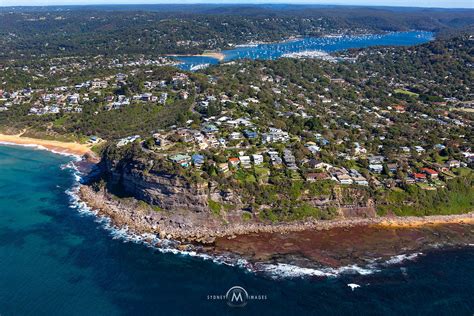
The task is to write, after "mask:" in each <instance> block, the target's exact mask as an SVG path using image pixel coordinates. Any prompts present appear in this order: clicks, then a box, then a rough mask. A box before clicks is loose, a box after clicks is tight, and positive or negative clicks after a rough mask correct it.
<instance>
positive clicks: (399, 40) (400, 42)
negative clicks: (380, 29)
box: [175, 31, 434, 70]
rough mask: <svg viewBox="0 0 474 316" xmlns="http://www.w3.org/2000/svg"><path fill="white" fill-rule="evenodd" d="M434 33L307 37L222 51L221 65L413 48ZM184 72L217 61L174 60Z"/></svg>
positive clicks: (194, 57) (190, 57) (198, 59)
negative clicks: (377, 48) (309, 54)
mask: <svg viewBox="0 0 474 316" xmlns="http://www.w3.org/2000/svg"><path fill="white" fill-rule="evenodd" d="M433 35H434V34H433V33H431V32H424V31H410V32H391V33H386V34H367V35H358V36H338V37H306V38H300V39H295V40H291V41H285V42H279V43H271V44H258V45H251V46H243V47H238V48H234V49H229V50H224V51H222V54H224V56H225V58H224V62H228V61H232V60H238V59H253V60H255V59H259V60H272V59H278V58H280V57H282V56H283V55H286V54H291V53H297V52H303V51H323V52H326V53H330V52H335V51H341V50H346V49H350V48H364V47H371V46H412V45H418V44H423V43H426V42H429V41H431V40H432V39H433ZM175 58H176V59H177V60H179V61H181V62H182V63H181V64H180V65H178V67H179V68H181V69H183V70H198V69H201V68H202V67H205V66H206V65H216V64H218V63H219V60H217V59H215V58H212V57H207V56H177V57H175Z"/></svg>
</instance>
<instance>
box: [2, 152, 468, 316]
mask: <svg viewBox="0 0 474 316" xmlns="http://www.w3.org/2000/svg"><path fill="white" fill-rule="evenodd" d="M71 161H72V158H71V157H65V156H60V155H57V154H53V153H50V152H48V151H44V150H38V149H34V148H23V147H18V146H0V285H1V286H0V314H1V315H2V316H9V315H190V314H192V315H255V314H260V315H401V314H403V315H414V314H416V315H472V314H473V313H474V301H473V297H474V269H473V267H474V247H466V248H465V249H456V250H436V251H434V252H431V253H426V254H422V255H419V256H412V257H409V258H411V259H409V260H401V258H402V257H400V258H394V259H393V260H392V262H391V264H387V265H386V266H379V267H377V269H373V270H367V269H366V270H361V271H359V273H358V272H357V270H350V271H348V272H346V273H344V272H343V273H340V274H339V275H337V276H334V277H317V276H310V275H311V274H314V273H311V272H310V273H307V272H308V271H305V270H304V269H301V270H298V269H296V270H293V277H290V276H289V275H288V274H286V276H283V271H276V272H275V271H274V273H258V274H255V273H252V272H249V271H247V270H245V269H244V268H242V267H235V266H228V265H225V264H217V263H214V262H213V261H212V260H204V259H202V258H198V257H193V256H189V255H183V254H173V253H162V252H160V251H159V250H157V249H153V248H151V247H147V246H145V245H143V244H137V243H134V242H130V241H127V239H124V238H117V236H119V235H120V234H117V232H115V233H114V231H113V230H111V229H107V227H108V225H107V222H106V221H104V220H98V219H97V218H96V217H95V216H92V215H90V214H89V213H88V212H86V211H84V207H83V205H81V204H78V203H74V198H73V197H72V195H71V192H73V190H72V189H73V188H74V186H76V185H77V179H76V176H75V175H76V171H75V170H74V169H72V168H70V167H69V166H71V164H70V162H71ZM234 286H240V287H241V288H243V289H245V290H246V292H247V293H248V295H250V296H252V297H248V299H247V300H246V302H245V303H246V305H245V306H239V307H231V306H229V304H228V303H229V302H228V300H226V298H225V294H226V293H227V291H228V290H229V289H230V288H231V287H234ZM252 298H253V299H252ZM238 303H239V304H240V303H241V302H240V301H238ZM240 305H241V304H240Z"/></svg>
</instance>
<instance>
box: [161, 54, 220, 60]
mask: <svg viewBox="0 0 474 316" xmlns="http://www.w3.org/2000/svg"><path fill="white" fill-rule="evenodd" d="M168 56H169V57H210V58H214V59H217V60H218V61H219V62H222V61H224V59H225V54H224V53H222V52H204V53H202V54H174V55H168Z"/></svg>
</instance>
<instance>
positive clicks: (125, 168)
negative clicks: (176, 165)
mask: <svg viewBox="0 0 474 316" xmlns="http://www.w3.org/2000/svg"><path fill="white" fill-rule="evenodd" d="M102 163H103V166H102V170H103V172H104V174H105V176H106V179H107V182H108V183H109V184H110V187H114V188H116V189H118V190H120V191H122V192H123V193H125V194H126V195H130V196H133V197H134V198H137V199H139V200H143V201H145V202H147V203H148V204H151V205H154V206H157V207H159V208H161V209H164V210H170V211H184V210H186V211H189V212H194V213H209V212H210V209H209V199H212V200H213V201H216V202H218V203H222V204H231V205H233V206H235V207H237V208H239V207H240V206H241V204H242V203H241V201H240V199H239V198H238V195H237V194H233V192H228V191H222V190H219V189H217V186H216V185H213V184H212V183H202V182H199V183H193V182H191V181H188V180H186V179H184V178H183V177H181V176H179V175H176V174H170V173H167V172H164V171H163V172H148V171H146V170H147V168H146V164H147V163H146V162H144V161H140V160H134V161H129V162H126V163H123V161H120V162H119V161H114V160H110V159H104V160H103V161H102Z"/></svg>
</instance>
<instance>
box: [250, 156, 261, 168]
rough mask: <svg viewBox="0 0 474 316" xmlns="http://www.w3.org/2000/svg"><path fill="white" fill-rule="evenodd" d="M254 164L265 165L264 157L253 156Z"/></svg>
mask: <svg viewBox="0 0 474 316" xmlns="http://www.w3.org/2000/svg"><path fill="white" fill-rule="evenodd" d="M252 159H253V163H254V164H255V165H256V166H258V165H261V164H262V163H263V156H262V155H259V154H254V155H252Z"/></svg>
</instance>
